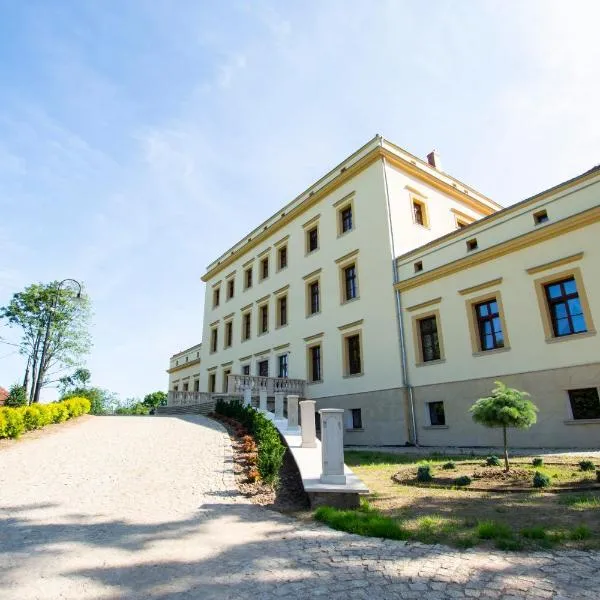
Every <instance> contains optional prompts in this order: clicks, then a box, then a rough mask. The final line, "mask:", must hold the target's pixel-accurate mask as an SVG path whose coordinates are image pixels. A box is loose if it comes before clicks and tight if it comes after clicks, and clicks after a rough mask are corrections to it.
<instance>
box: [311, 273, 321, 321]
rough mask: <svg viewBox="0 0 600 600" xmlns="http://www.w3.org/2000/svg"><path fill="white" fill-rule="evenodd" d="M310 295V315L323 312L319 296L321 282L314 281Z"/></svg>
mask: <svg viewBox="0 0 600 600" xmlns="http://www.w3.org/2000/svg"><path fill="white" fill-rule="evenodd" d="M308 295H309V304H308V306H309V314H311V315H315V314H317V313H318V312H320V310H321V302H320V294H319V282H318V281H313V282H312V283H311V284H309V286H308Z"/></svg>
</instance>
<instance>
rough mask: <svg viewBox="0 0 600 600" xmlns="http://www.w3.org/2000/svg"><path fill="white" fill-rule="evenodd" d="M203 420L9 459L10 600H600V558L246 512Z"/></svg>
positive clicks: (60, 439) (112, 421)
mask: <svg viewBox="0 0 600 600" xmlns="http://www.w3.org/2000/svg"><path fill="white" fill-rule="evenodd" d="M230 461H231V456H230V447H229V442H228V439H227V437H226V436H225V434H224V432H223V430H222V429H221V427H220V425H217V424H215V423H213V422H212V421H209V420H207V419H204V418H202V417H189V418H185V419H183V418H177V417H95V418H89V419H88V420H86V421H84V422H81V423H79V424H74V426H72V427H67V428H64V430H61V431H59V432H57V433H56V434H53V435H47V436H42V437H40V438H39V439H35V440H29V441H28V440H25V441H23V442H20V443H17V444H14V445H11V446H9V447H8V448H4V449H3V450H1V451H0V598H1V599H2V600H31V599H34V598H35V599H44V600H55V599H69V600H71V599H73V600H75V599H77V600H80V599H91V598H93V599H105V598H111V599H113V598H115V599H117V598H119V599H120V598H123V599H132V598H135V599H140V600H142V599H143V600H157V599H161V600H166V599H176V600H184V599H186V600H187V599H195V600H196V599H198V600H208V599H212V598H227V599H236V598H253V599H260V598H265V599H274V598H287V599H303V600H304V599H309V598H320V597H322V598H327V599H336V598H340V599H344V600H348V599H354V598H358V599H360V598H369V599H370V600H374V599H379V598H418V599H422V600H438V599H446V598H502V599H506V600H508V599H513V598H528V599H534V598H535V599H537V598H555V599H557V600H558V599H563V600H566V599H568V600H579V599H585V598H590V599H594V600H597V599H598V598H599V596H600V592H599V590H600V553H598V552H595V553H585V552H567V551H565V552H543V553H541V552H540V553H536V554H511V553H500V552H483V551H481V550H469V551H465V552H459V551H456V550H452V549H449V548H446V547H443V546H425V545H422V544H413V543H407V544H405V543H399V542H388V541H382V540H375V539H367V538H360V537H357V536H353V535H348V534H344V533H339V532H335V531H331V530H329V529H327V528H325V527H321V526H317V525H307V524H302V523H299V522H296V521H294V520H292V519H289V518H286V517H284V516H281V515H279V514H276V513H273V512H271V511H268V510H265V509H262V508H259V507H256V506H252V505H249V504H248V503H246V502H245V501H244V499H242V498H240V496H239V495H238V494H237V493H236V492H235V486H234V481H233V475H232V472H231V462H230Z"/></svg>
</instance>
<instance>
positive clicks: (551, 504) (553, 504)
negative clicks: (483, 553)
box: [315, 451, 600, 550]
mask: <svg viewBox="0 0 600 600" xmlns="http://www.w3.org/2000/svg"><path fill="white" fill-rule="evenodd" d="M532 458H533V457H518V458H515V459H513V460H512V461H511V467H513V466H514V468H515V469H521V470H526V469H527V470H529V469H530V470H531V475H532V476H533V473H534V472H535V470H539V471H542V472H544V473H545V474H547V475H548V476H549V477H550V478H551V479H553V480H554V483H555V484H556V485H557V486H558V487H560V485H561V482H564V481H569V480H572V479H573V475H572V473H573V472H575V471H576V472H577V473H578V475H577V477H578V478H584V477H586V476H587V475H588V474H585V475H584V474H582V473H580V472H579V469H578V468H577V467H574V466H573V465H574V464H575V465H576V464H577V460H573V459H566V458H565V459H556V458H552V459H551V460H552V464H551V465H543V466H541V467H539V466H538V467H537V468H534V467H533V466H532V465H531V460H532ZM345 460H346V464H348V465H349V466H350V467H351V468H352V470H353V471H354V472H355V473H356V474H357V475H358V476H359V477H360V478H361V479H363V481H364V482H365V483H366V484H367V485H368V486H369V488H370V490H371V494H370V496H369V497H368V502H367V503H365V504H364V506H363V507H362V509H360V510H358V511H336V510H335V509H325V510H323V509H320V510H319V511H317V513H316V515H315V516H316V518H317V519H319V520H322V521H324V522H327V523H329V524H330V525H331V526H332V527H335V528H337V529H343V530H345V531H354V532H355V533H361V534H362V535H375V536H378V537H391V538H393V539H414V540H419V541H422V542H424V543H445V544H450V545H454V546H458V547H468V546H474V545H493V546H496V547H498V548H501V549H506V550H520V549H524V548H540V547H541V548H549V547H560V546H563V547H576V548H583V549H589V548H600V490H595V491H585V492H584V491H574V492H560V493H556V492H549V491H538V490H535V489H534V488H531V489H528V490H527V491H523V492H513V493H508V492H490V491H469V489H468V487H467V488H465V489H459V488H450V489H438V488H427V487H417V486H416V485H402V484H399V483H396V482H395V481H394V480H393V479H392V477H393V476H394V475H395V474H396V473H398V472H399V471H401V470H402V469H414V471H416V469H417V466H418V465H421V464H423V463H424V462H427V463H428V464H430V465H431V466H432V471H433V472H434V473H436V474H437V473H441V472H442V469H441V466H442V465H443V464H444V463H446V462H448V461H450V460H451V461H453V462H454V463H455V465H456V470H454V473H455V474H462V473H463V472H466V471H467V470H471V471H472V470H473V468H474V465H475V466H477V465H482V464H483V462H484V461H485V459H481V458H475V457H470V456H452V457H450V456H441V455H438V454H432V455H430V456H421V455H418V456H417V455H406V454H402V455H397V454H389V453H385V452H366V451H364V452H363V451H349V452H346V457H345ZM548 460H550V459H548ZM561 463H563V464H561ZM498 469H500V470H502V468H501V467H498ZM589 477H590V482H591V481H595V472H591V474H590V475H589Z"/></svg>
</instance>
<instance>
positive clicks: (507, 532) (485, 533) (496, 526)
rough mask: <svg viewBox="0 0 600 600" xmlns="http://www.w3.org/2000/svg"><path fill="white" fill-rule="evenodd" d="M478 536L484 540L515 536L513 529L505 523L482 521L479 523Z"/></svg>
mask: <svg viewBox="0 0 600 600" xmlns="http://www.w3.org/2000/svg"><path fill="white" fill-rule="evenodd" d="M477 537H479V538H481V539H482V540H498V539H510V538H512V537H513V530H512V529H511V528H510V526H508V525H506V524H505V523H498V522H497V521H480V522H479V523H477Z"/></svg>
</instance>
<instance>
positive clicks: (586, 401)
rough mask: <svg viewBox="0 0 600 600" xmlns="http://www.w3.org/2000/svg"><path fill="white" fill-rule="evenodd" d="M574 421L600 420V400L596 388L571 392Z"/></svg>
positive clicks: (570, 398)
mask: <svg viewBox="0 0 600 600" xmlns="http://www.w3.org/2000/svg"><path fill="white" fill-rule="evenodd" d="M569 400H570V402H571V412H572V414H573V418H574V419H600V398H598V390H597V389H596V388H582V389H579V390H569Z"/></svg>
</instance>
